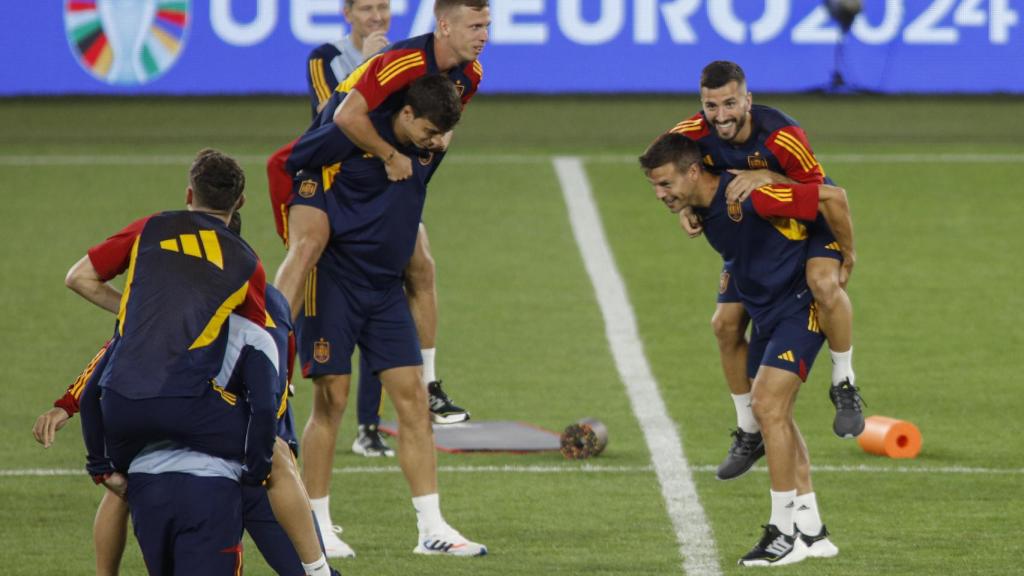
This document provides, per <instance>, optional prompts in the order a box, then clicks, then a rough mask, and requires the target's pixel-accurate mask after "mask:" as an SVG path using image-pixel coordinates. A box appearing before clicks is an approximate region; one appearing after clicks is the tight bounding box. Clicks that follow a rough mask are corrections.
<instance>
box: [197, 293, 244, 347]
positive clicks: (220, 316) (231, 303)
mask: <svg viewBox="0 0 1024 576" xmlns="http://www.w3.org/2000/svg"><path fill="white" fill-rule="evenodd" d="M248 292H249V282H245V283H244V284H242V287H241V288H239V289H238V290H236V291H235V293H234V294H232V295H231V296H228V298H227V300H225V301H224V302H223V303H222V304H221V305H220V307H218V308H217V311H216V312H214V313H213V318H210V321H209V322H208V323H207V324H206V328H203V332H202V333H201V334H200V335H199V337H198V338H196V341H195V342H193V343H192V345H191V346H189V347H188V349H189V350H195V349H196V348H202V347H204V346H209V345H210V344H211V343H212V342H213V341H214V340H216V339H217V336H219V335H220V330H221V328H223V327H224V323H225V322H227V320H228V315H229V314H231V311H232V310H234V309H235V308H238V307H239V306H241V305H242V302H245V295H246V294H247V293H248Z"/></svg>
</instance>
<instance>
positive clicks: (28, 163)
mask: <svg viewBox="0 0 1024 576" xmlns="http://www.w3.org/2000/svg"><path fill="white" fill-rule="evenodd" d="M638 154H639V152H638V153H637V154H635V155H634V154H591V155H580V156H577V157H578V158H581V159H583V160H584V161H586V162H591V163H595V164H635V163H636V161H637V160H636V158H637V155H638ZM268 155H269V153H268ZM192 158H193V157H192V156H190V155H185V154H8V155H0V166H10V167H24V168H31V167H34V166H188V165H189V164H190V163H191V162H192ZM235 159H237V160H238V161H239V162H242V163H246V164H249V163H252V164H262V163H264V162H266V161H267V156H263V155H259V154H241V155H237V156H235ZM549 159H550V156H549V155H548V154H543V153H540V154H459V153H457V152H456V153H453V154H452V155H450V156H448V157H447V158H445V162H448V163H454V164H546V163H547V162H548V161H549ZM818 159H819V160H821V162H822V163H823V164H825V165H828V164H1024V153H996V154H977V153H956V152H944V153H935V154H922V153H915V154H819V155H818Z"/></svg>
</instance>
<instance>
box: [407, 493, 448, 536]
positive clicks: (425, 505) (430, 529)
mask: <svg viewBox="0 0 1024 576" xmlns="http://www.w3.org/2000/svg"><path fill="white" fill-rule="evenodd" d="M412 507H413V508H415V509H416V527H417V528H418V529H419V531H420V534H435V533H437V532H440V531H441V530H442V529H443V528H444V525H445V524H444V518H442V517H441V497H440V496H439V495H438V494H437V493H436V492H435V493H433V494H427V495H425V496H416V497H414V498H413V499H412Z"/></svg>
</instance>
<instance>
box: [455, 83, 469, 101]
mask: <svg viewBox="0 0 1024 576" xmlns="http://www.w3.org/2000/svg"><path fill="white" fill-rule="evenodd" d="M455 91H456V92H458V93H459V98H462V94H463V93H464V92H465V91H466V86H465V85H464V84H463V83H462V80H456V81H455Z"/></svg>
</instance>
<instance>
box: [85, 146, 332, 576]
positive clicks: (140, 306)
mask: <svg viewBox="0 0 1024 576" xmlns="http://www.w3.org/2000/svg"><path fill="white" fill-rule="evenodd" d="M244 183H245V178H244V174H243V173H242V171H241V168H240V167H238V165H237V163H236V162H235V161H234V160H233V159H231V158H229V157H227V156H225V155H223V154H221V153H219V152H216V151H213V150H203V151H201V152H200V153H199V155H198V156H197V157H196V160H195V161H194V162H193V164H192V168H191V170H190V174H189V187H188V189H187V194H186V197H187V198H186V202H187V204H188V206H189V210H187V211H179V212H164V213H160V214H156V215H154V216H151V217H148V218H144V219H141V220H139V221H137V222H134V223H133V224H131V225H129V226H128V227H126V228H125V229H124V230H122V231H121V232H119V233H118V234H116V235H114V236H112V237H111V238H109V239H108V240H107V241H105V242H103V243H101V244H99V245H97V246H95V247H93V248H92V249H90V251H89V253H88V254H87V255H86V256H85V257H84V258H82V259H81V260H80V261H79V262H78V263H76V264H75V266H74V267H72V269H71V271H69V273H68V279H67V283H68V285H69V287H71V288H72V289H74V290H75V291H76V292H78V293H80V294H81V295H82V296H83V297H85V298H86V299H88V300H89V301H91V302H93V303H95V304H97V305H98V306H101V307H103V308H105V309H108V310H111V311H116V312H117V315H118V321H117V328H116V331H115V343H114V345H112V346H111V347H110V348H109V349H108V352H107V354H106V356H107V359H106V362H107V364H106V366H105V367H104V370H103V372H102V374H101V375H100V378H99V382H98V386H96V389H95V390H94V391H93V393H92V394H89V393H88V392H89V391H88V389H87V390H86V392H87V395H86V396H83V397H82V402H81V409H82V424H83V431H84V434H83V436H84V437H85V440H86V442H87V449H88V451H89V465H88V468H89V471H90V473H92V474H93V475H94V477H95V478H97V481H102V482H103V483H104V484H105V485H107V486H108V487H109V488H111V489H113V490H115V492H119V493H123V492H124V476H123V475H122V474H123V473H124V472H125V471H127V472H128V473H129V475H130V476H132V475H134V477H135V478H137V479H139V480H140V481H138V482H134V483H133V482H128V486H127V487H128V494H127V496H128V499H129V502H130V504H131V505H132V510H133V514H136V515H138V514H143V516H140V517H139V518H138V519H137V521H136V524H137V534H138V535H139V536H140V538H139V540H140V544H141V545H142V546H143V549H144V554H146V555H147V563H148V564H149V567H150V569H151V570H153V571H158V570H159V571H164V570H169V569H172V568H168V566H172V565H173V563H174V562H178V561H181V562H189V563H190V564H188V565H189V566H191V565H192V564H191V562H195V561H199V564H201V565H203V566H206V567H208V568H209V570H210V571H211V572H214V573H221V572H226V571H228V570H231V569H232V568H231V565H230V564H229V563H230V562H237V561H240V556H238V557H237V558H231V557H230V553H231V550H230V546H224V547H221V548H218V549H217V550H213V549H210V550H207V552H208V553H207V554H205V555H204V554H200V553H198V552H197V554H195V555H192V556H188V557H187V558H185V557H183V558H182V559H181V560H179V558H178V556H179V554H178V553H177V552H176V550H180V549H182V547H188V546H191V544H190V540H189V538H190V536H188V534H191V532H192V531H193V530H194V529H196V528H195V526H194V525H193V524H191V522H194V521H196V518H187V516H188V515H187V514H186V511H187V510H188V509H189V508H188V506H185V505H182V506H178V508H179V509H180V510H182V518H184V519H185V520H186V521H187V522H190V524H189V526H190V527H186V528H184V529H183V531H179V532H177V533H178V534H181V535H182V541H181V542H180V543H177V544H176V543H175V542H174V541H170V542H165V541H162V540H160V539H158V538H157V539H155V538H156V536H155V535H159V534H166V533H167V532H166V531H165V530H164V529H155V530H146V529H145V528H153V526H157V527H159V526H173V525H175V517H174V516H173V513H172V514H164V513H162V512H161V510H162V509H163V507H164V506H165V505H166V503H165V502H164V501H162V500H159V499H158V500H152V499H149V498H147V496H148V495H159V494H160V491H161V489H160V487H159V485H160V484H162V483H163V482H165V481H167V482H170V481H172V480H173V481H176V482H180V483H181V485H180V486H179V488H178V489H177V490H176V492H178V493H180V494H182V496H183V497H187V494H188V492H189V491H190V490H194V491H195V492H194V493H195V494H196V495H197V496H198V497H200V499H201V497H202V496H203V495H204V494H206V492H204V490H203V488H202V487H201V486H200V485H201V484H202V483H204V482H205V483H209V484H210V487H209V488H210V490H211V492H210V495H211V496H213V494H214V492H216V493H217V494H220V496H217V497H216V499H217V500H218V501H220V500H222V499H223V500H224V501H225V502H226V505H227V506H228V508H225V509H223V510H220V511H219V513H218V516H221V517H222V518H223V522H221V523H220V524H217V525H218V526H223V527H224V528H223V530H222V531H220V532H217V533H216V534H213V533H211V534H209V535H208V536H209V538H208V539H207V540H209V541H210V542H217V543H218V544H224V543H225V540H226V539H229V536H230V533H231V529H232V526H231V522H232V521H234V520H237V522H238V523H239V526H240V523H241V512H240V502H241V492H240V490H239V489H238V482H241V483H244V484H250V485H259V484H260V483H262V482H264V481H265V480H266V479H267V478H268V475H269V473H270V467H271V460H272V455H273V453H274V444H275V437H276V433H275V431H276V425H277V418H276V412H277V407H278V404H277V402H276V394H275V391H276V389H277V387H278V384H277V378H278V370H277V364H278V351H277V346H276V345H275V344H274V342H273V339H272V338H271V337H270V336H269V335H268V334H267V332H266V330H265V327H266V326H268V325H271V324H272V322H271V321H270V319H269V316H268V315H267V312H266V309H265V305H264V294H265V275H264V273H263V267H262V264H261V263H260V261H259V259H258V258H257V257H256V255H255V253H254V252H253V251H252V249H251V248H249V246H248V245H247V244H246V243H245V242H244V241H243V240H242V239H241V238H240V237H239V236H238V235H237V234H235V233H234V232H232V231H230V230H229V229H228V228H227V224H228V222H229V220H230V217H231V215H232V213H233V212H234V211H235V210H237V209H238V208H239V207H240V206H241V204H242V203H243V202H244V196H243V195H242V190H243V188H244ZM121 273H125V275H126V278H125V287H124V292H123V294H121V293H118V292H117V291H116V290H115V289H113V288H111V287H110V286H109V285H107V284H106V281H107V280H108V279H110V278H112V277H113V276H115V275H118V274H121ZM100 390H102V393H101V394H100ZM97 396H99V398H97ZM283 450H284V451H287V448H283ZM281 467H282V473H281V474H275V477H276V478H279V479H281V480H280V481H278V480H273V483H272V484H270V487H271V488H272V501H274V499H275V498H276V500H277V502H276V503H275V507H278V505H280V507H278V510H279V511H280V513H281V514H284V515H285V518H287V520H288V524H287V525H288V526H290V528H289V533H290V534H292V535H293V536H294V538H293V539H292V540H293V542H294V543H295V544H296V546H298V548H299V550H298V551H299V553H300V555H301V556H302V557H303V558H306V559H308V563H306V564H304V568H305V569H306V571H307V572H310V573H311V574H329V568H328V567H327V565H326V561H325V560H324V558H323V555H322V553H321V551H320V546H319V543H318V541H317V538H316V531H315V527H314V526H313V523H312V518H311V517H308V516H305V514H304V513H303V512H302V509H301V508H302V507H301V506H296V504H301V503H302V502H305V499H304V494H303V492H302V489H301V486H300V485H299V484H298V478H297V477H296V476H295V475H294V474H290V473H289V472H290V470H289V469H288V468H287V463H282V464H281ZM211 471H212V472H211ZM165 473H166V474H167V475H166V476H164V474H165ZM182 476H184V477H182ZM193 476H194V477H196V478H199V479H198V480H197V479H196V478H192V477H193ZM206 476H212V477H216V478H217V479H216V480H210V479H207V480H203V479H202V478H204V477H206ZM197 483H199V485H197ZM213 484H217V486H213ZM232 486H234V488H232ZM231 494H237V496H238V503H239V504H238V508H239V509H238V514H237V515H235V514H233V513H232V512H231V511H232V510H233V508H231V507H230V506H231V501H232V499H231V498H230V495H231ZM274 494H276V497H275V496H273V495H274ZM202 509H203V508H202V507H201V506H200V507H198V508H195V509H194V510H196V513H197V514H198V513H199V512H201V511H202ZM171 512H173V509H172V510H171ZM279 517H280V514H279ZM199 521H200V527H201V526H202V523H201V518H200V519H199ZM214 524H216V523H213V524H209V525H208V526H209V527H211V528H212V527H214ZM139 525H142V526H143V529H141V530H139ZM167 529H168V530H170V528H167ZM144 534H146V535H148V536H144ZM147 541H148V542H149V543H152V544H153V546H152V547H149V548H148V549H147V544H146V542H147ZM204 541H206V540H204ZM178 544H180V546H179V545H178ZM235 544H237V540H236V542H235ZM147 552H148V553H147ZM204 556H205V557H206V561H205V562H203V561H201V559H202V558H203V557H204ZM236 556H237V554H236ZM168 562H170V563H171V564H168ZM197 566H198V565H197ZM158 567H161V568H158ZM195 569H198V568H195Z"/></svg>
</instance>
